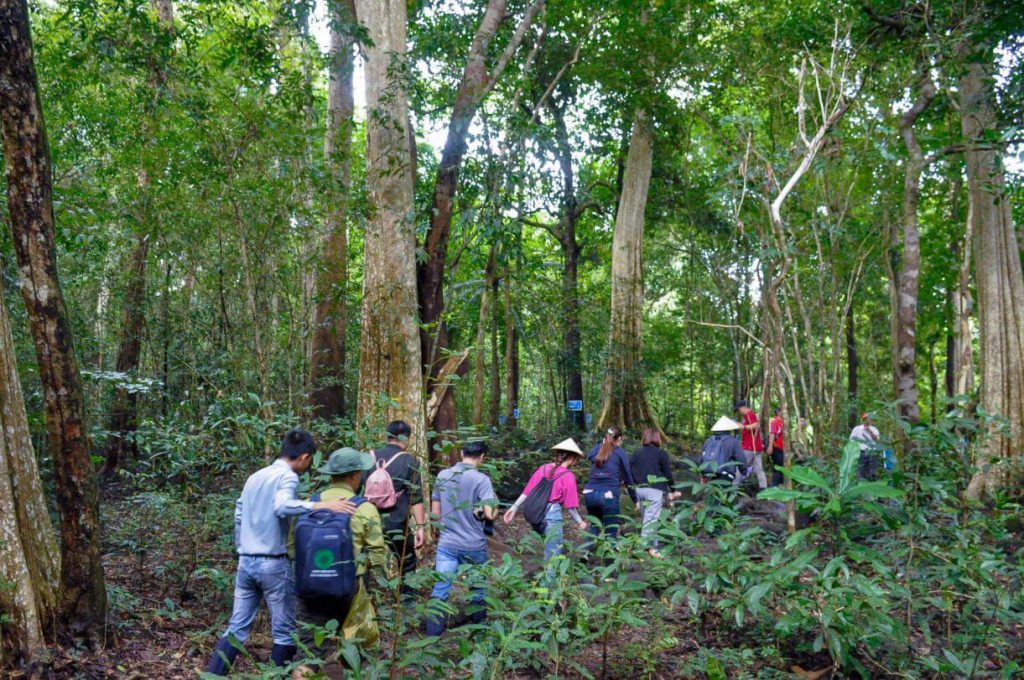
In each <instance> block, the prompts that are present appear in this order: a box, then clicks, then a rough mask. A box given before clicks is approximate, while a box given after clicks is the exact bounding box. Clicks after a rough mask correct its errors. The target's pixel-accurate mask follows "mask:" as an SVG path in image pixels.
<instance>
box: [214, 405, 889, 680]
mask: <svg viewBox="0 0 1024 680" xmlns="http://www.w3.org/2000/svg"><path fill="white" fill-rule="evenodd" d="M736 412H737V413H738V415H739V422H737V421H736V420H733V419H732V418H730V417H728V416H722V417H721V418H719V419H718V421H717V422H716V423H715V424H714V426H713V427H712V428H711V436H709V437H708V438H707V440H706V441H705V442H704V445H703V448H702V452H701V459H700V462H699V464H698V466H699V470H700V473H701V475H702V476H704V477H705V478H706V479H722V480H726V481H728V482H730V483H732V484H740V483H741V482H742V481H743V480H744V479H745V478H746V477H748V476H750V475H753V476H754V477H756V479H757V483H758V486H759V487H760V488H762V489H763V488H766V487H767V477H766V474H765V469H764V463H763V460H762V459H763V455H764V452H765V446H764V441H763V436H762V433H761V428H760V426H759V424H758V421H757V416H756V414H755V413H754V412H753V410H752V409H750V407H749V405H748V404H747V403H746V402H743V401H741V402H738V403H737V406H736ZM800 427H801V428H804V431H803V434H804V435H806V434H807V433H808V432H809V431H810V426H809V425H807V424H806V422H804V421H802V422H801V423H800ZM386 430H387V444H386V445H385V446H384V447H382V448H380V449H377V450H375V451H373V452H372V453H363V452H360V451H358V450H355V449H353V448H348V447H345V448H340V449H338V450H336V451H334V452H333V453H331V455H330V456H329V457H328V459H327V461H326V462H325V463H324V464H323V466H322V467H320V468H319V472H320V473H321V474H323V475H324V476H326V477H328V478H329V479H330V482H329V483H328V484H327V486H326V487H324V488H323V489H322V490H320V491H319V493H315V494H313V495H312V496H311V497H310V498H309V500H301V499H300V498H299V497H298V487H299V475H301V474H303V473H305V472H306V471H307V470H309V468H310V467H311V466H312V463H313V456H314V454H315V453H316V451H317V444H316V442H315V441H314V438H313V436H312V435H311V434H310V433H309V432H306V431H304V430H301V429H294V430H292V431H290V432H288V433H287V435H285V437H284V440H283V441H282V443H281V449H280V455H279V457H278V458H277V459H276V460H275V461H274V462H273V463H272V464H270V465H269V466H267V467H265V468H263V469H261V470H259V471H258V472H256V473H254V474H253V475H251V476H250V477H249V478H248V480H247V481H246V483H245V486H244V488H243V490H242V493H241V496H240V497H239V499H238V500H237V502H236V504H235V513H234V520H235V547H236V550H237V553H238V568H237V573H236V578H235V588H234V604H233V608H232V613H231V617H230V619H229V621H228V624H227V628H226V629H225V631H224V633H223V634H222V636H221V637H220V638H219V639H218V641H217V644H216V646H215V648H214V651H213V654H212V656H211V658H210V661H209V664H208V666H207V669H206V670H207V672H208V673H211V674H215V675H226V674H227V673H228V672H229V671H230V670H231V668H232V666H233V664H234V663H235V660H236V658H237V656H238V654H239V652H240V651H241V650H242V649H244V644H245V641H246V639H247V638H248V636H249V633H250V630H251V629H252V626H253V623H254V621H255V618H256V614H257V613H258V611H259V608H260V603H261V602H265V603H266V606H267V609H268V611H269V614H270V628H271V634H272V638H273V646H272V649H271V654H270V659H271V661H272V662H273V663H274V664H275V665H277V666H279V667H284V666H288V665H290V664H291V663H292V660H293V658H294V657H295V655H296V652H297V650H298V645H301V646H302V648H303V657H302V658H303V659H305V660H304V661H303V662H302V664H303V665H299V666H298V667H297V668H296V669H295V670H294V672H293V677H294V678H307V677H311V676H312V675H313V674H314V672H315V671H314V669H313V668H312V667H310V666H308V665H305V664H307V663H315V662H313V661H311V660H310V659H319V660H320V663H323V660H324V659H325V654H326V653H327V651H328V650H327V645H328V640H327V639H326V638H325V635H324V634H323V629H324V628H325V627H327V625H328V623H329V622H330V621H332V620H334V621H336V622H337V624H338V625H337V628H336V631H337V634H338V635H339V636H341V637H344V638H345V639H346V640H352V641H354V642H356V643H357V644H359V645H361V646H363V647H373V646H375V645H376V644H377V642H378V639H379V628H378V624H377V617H376V612H375V610H374V607H373V604H372V602H371V598H370V594H369V590H368V584H369V583H370V581H369V579H368V575H369V573H370V571H371V570H372V571H373V572H374V573H375V574H376V575H379V576H384V577H386V578H388V579H393V578H395V577H400V578H399V580H398V583H399V584H400V585H399V588H398V593H399V595H400V598H401V600H402V602H403V603H409V602H411V601H412V600H414V592H413V590H412V588H411V586H410V585H409V583H408V581H407V577H408V575H409V574H410V573H411V572H412V571H414V570H415V569H416V566H417V551H421V550H422V548H423V547H424V546H425V542H426V535H427V529H428V522H429V521H430V518H431V517H433V518H436V521H437V525H436V526H437V527H438V529H439V533H438V536H437V543H436V556H435V565H434V569H435V572H436V575H437V578H436V582H435V583H434V586H433V589H432V591H431V602H430V603H429V606H428V607H427V615H426V617H425V621H424V631H425V633H426V634H427V635H428V636H440V635H443V634H444V633H445V630H446V628H447V627H448V624H449V613H448V612H449V611H450V608H449V607H447V606H446V605H445V604H443V603H445V602H447V600H448V598H449V594H450V592H451V589H452V586H453V583H454V579H455V576H456V574H457V573H458V572H459V567H460V566H463V565H471V566H470V567H469V569H468V570H466V571H468V572H469V580H470V581H471V582H472V583H471V590H472V595H471V600H470V605H469V607H468V608H467V614H468V620H469V622H471V623H482V622H484V621H485V620H486V618H487V610H486V605H485V596H486V587H485V583H484V581H483V580H482V578H480V574H479V573H476V574H474V571H478V570H474V569H473V568H472V566H474V565H483V564H485V563H487V561H488V559H489V556H488V550H487V545H488V544H487V537H488V534H490V533H493V523H494V521H495V520H496V519H497V517H498V512H499V511H498V507H499V501H498V497H497V495H496V494H495V492H494V486H493V484H492V481H491V479H490V477H488V475H487V474H486V472H485V471H484V470H483V469H482V468H481V463H483V461H484V459H485V457H486V455H487V453H488V446H487V443H486V442H484V441H470V442H467V443H465V444H463V445H462V447H461V450H460V455H461V460H460V461H459V462H458V463H456V464H455V465H453V466H451V467H449V468H447V469H445V470H443V471H441V472H440V473H439V474H438V476H437V478H436V480H435V483H434V485H433V490H432V492H431V495H430V516H429V517H428V515H427V513H426V508H425V506H424V498H423V492H422V484H421V470H420V464H419V462H418V461H417V459H416V458H415V457H414V456H412V455H411V454H410V453H409V452H407V450H406V447H407V443H408V442H409V440H410V437H411V435H412V431H411V428H410V426H409V425H408V424H407V423H405V422H404V421H401V420H396V421H394V422H392V423H390V424H389V425H388V426H387V428H386ZM736 432H739V433H740V436H739V437H737V436H736V435H735V433H736ZM811 434H812V435H813V432H811ZM878 436H879V435H878V430H877V428H874V427H873V426H872V425H871V423H870V419H869V418H868V416H867V414H865V416H864V418H863V422H862V425H860V426H858V429H855V431H854V432H853V433H851V438H852V439H855V440H857V441H858V442H859V443H861V446H862V461H861V474H862V475H867V474H873V473H874V471H877V466H874V468H873V471H872V469H870V468H872V465H873V464H872V463H870V462H867V463H866V462H865V453H866V454H867V455H868V457H870V454H871V451H872V449H873V448H875V446H874V444H875V443H877V441H878ZM768 438H769V445H770V448H771V454H772V461H773V463H774V465H775V471H774V473H773V483H775V484H778V483H780V482H781V481H782V474H781V471H780V469H781V467H782V464H783V462H784V450H785V449H784V446H785V434H784V425H783V419H782V416H781V414H780V413H778V412H776V413H775V416H774V417H773V418H772V419H771V421H770V423H769V428H768ZM622 443H623V433H622V431H621V430H620V429H619V428H617V427H610V428H608V429H607V430H606V431H605V432H604V433H603V436H602V439H601V441H599V442H598V443H597V444H595V445H594V446H593V448H592V449H591V450H590V452H589V453H588V454H584V453H583V450H582V449H581V448H580V447H579V445H578V444H577V443H576V441H575V440H574V439H572V438H568V439H566V440H564V441H562V442H560V443H559V444H556V445H555V446H553V447H552V452H553V454H554V459H553V461H552V462H550V463H546V464H544V465H541V466H540V467H539V468H537V469H536V470H535V471H534V472H533V474H532V475H531V477H530V479H529V481H528V482H527V484H526V486H525V487H524V488H523V491H522V494H521V495H520V496H519V497H518V498H517V499H516V501H515V502H514V503H513V504H512V505H511V507H509V508H508V509H507V510H506V511H505V513H504V516H503V519H504V522H505V523H506V524H510V523H512V522H513V521H514V519H515V517H516V515H517V514H520V515H522V516H523V517H524V519H526V520H527V522H528V523H529V524H530V525H531V526H532V527H533V529H534V530H536V531H537V532H538V533H539V534H540V535H541V536H543V540H544V560H545V565H546V569H545V572H544V577H545V578H550V577H551V575H552V574H553V569H554V565H555V564H556V563H557V562H556V561H557V560H558V559H561V558H562V556H563V555H564V532H563V522H564V518H563V510H564V511H565V512H567V513H568V515H569V518H570V519H571V520H572V521H573V522H574V523H575V524H576V525H577V527H578V528H579V529H580V530H581V531H587V532H588V535H587V539H586V541H585V543H584V545H583V552H584V554H585V555H589V554H590V553H591V552H592V550H593V548H594V546H595V545H596V542H597V540H598V537H603V539H604V540H605V541H606V542H610V543H614V542H615V541H616V539H617V536H618V531H619V525H620V522H621V518H622V517H621V508H620V497H621V493H622V489H623V488H625V490H626V493H628V495H629V496H630V498H631V499H632V501H633V503H634V504H635V506H636V507H637V509H638V510H639V511H640V512H641V513H642V516H643V520H642V528H641V540H642V541H643V543H644V546H645V547H646V549H647V551H648V553H649V554H650V555H651V557H652V558H655V559H657V558H661V557H662V555H661V553H660V552H659V544H658V540H657V520H658V518H659V516H660V514H661V511H662V507H663V505H664V503H665V502H666V501H668V502H671V501H672V500H675V499H677V498H678V497H679V496H680V493H679V492H678V491H675V490H674V489H675V481H674V477H673V471H672V464H671V460H670V458H669V456H668V454H667V453H666V452H665V451H664V450H663V449H662V448H661V447H662V435H661V433H660V431H659V430H658V429H656V428H650V429H647V430H645V431H644V433H643V437H642V446H641V447H640V448H638V449H637V450H636V451H635V452H634V453H633V454H632V455H630V454H627V453H626V451H625V450H624V449H623V448H622ZM584 458H586V460H587V462H588V463H589V466H590V468H589V473H588V475H587V479H586V482H585V483H584V484H583V488H582V497H583V499H582V500H583V504H584V506H585V507H586V511H587V516H586V518H584V517H583V516H581V515H580V512H579V508H580V493H579V485H578V483H577V479H576V476H575V473H574V471H573V469H574V468H575V467H576V466H577V465H578V464H580V463H581V462H582V461H583V460H584Z"/></svg>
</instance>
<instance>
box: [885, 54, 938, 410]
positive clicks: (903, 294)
mask: <svg viewBox="0 0 1024 680" xmlns="http://www.w3.org/2000/svg"><path fill="white" fill-rule="evenodd" d="M935 92H936V90H935V84H934V83H933V82H932V80H931V77H930V76H929V75H928V74H927V70H925V73H924V75H923V76H922V82H921V86H920V94H918V97H917V100H916V101H915V102H914V104H913V106H911V107H910V110H909V111H907V112H906V113H904V114H903V115H902V116H900V136H901V137H902V138H903V145H904V146H905V147H906V149H907V164H906V166H905V169H904V176H903V256H902V258H901V259H900V263H901V268H900V274H899V278H898V282H899V283H898V290H897V294H896V309H894V310H893V314H894V315H895V317H896V335H895V337H894V338H893V340H894V342H895V343H896V351H895V353H894V358H895V365H894V366H893V373H894V380H895V384H896V402H897V403H896V413H897V414H898V415H899V416H900V417H901V418H906V419H907V420H908V421H909V422H910V423H912V424H914V425H916V424H917V423H918V422H920V420H921V409H920V406H919V405H918V393H917V297H918V289H919V287H920V279H921V235H920V231H919V230H918V222H917V207H918V204H919V203H920V200H921V172H922V171H923V170H924V166H925V160H924V152H923V151H921V145H920V144H919V143H918V141H917V136H916V135H915V134H914V125H915V123H916V122H917V119H918V118H920V116H921V114H922V113H924V111H925V110H926V109H927V108H928V107H929V106H930V105H931V103H932V100H933V99H935Z"/></svg>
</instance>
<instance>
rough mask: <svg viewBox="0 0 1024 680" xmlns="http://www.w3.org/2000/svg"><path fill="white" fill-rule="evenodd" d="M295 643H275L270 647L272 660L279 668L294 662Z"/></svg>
mask: <svg viewBox="0 0 1024 680" xmlns="http://www.w3.org/2000/svg"><path fill="white" fill-rule="evenodd" d="M295 650H296V647H295V645H279V644H275V645H274V646H273V647H272V648H271V649H270V660H271V661H272V662H273V663H274V665H275V666H277V667H278V668H284V667H285V666H287V665H288V664H290V663H291V662H292V659H293V658H294V657H295Z"/></svg>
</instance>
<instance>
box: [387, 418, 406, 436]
mask: <svg viewBox="0 0 1024 680" xmlns="http://www.w3.org/2000/svg"><path fill="white" fill-rule="evenodd" d="M384 429H386V430H387V432H388V438H389V439H400V438H401V437H406V438H408V437H409V435H411V434H412V428H411V427H409V423H407V422H405V421H404V420H392V421H391V422H390V423H388V426H387V427H386V428H384Z"/></svg>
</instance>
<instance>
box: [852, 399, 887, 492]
mask: <svg viewBox="0 0 1024 680" xmlns="http://www.w3.org/2000/svg"><path fill="white" fill-rule="evenodd" d="M860 420H861V423H860V425H858V426H857V427H855V428H853V431H852V432H850V439H851V440H852V441H855V442H857V443H858V444H860V461H859V462H858V463H857V474H858V475H860V477H861V478H862V479H875V477H877V476H878V468H879V467H880V466H881V464H882V459H881V457H880V456H879V445H878V438H879V432H878V428H877V427H875V426H874V425H872V424H871V414H870V413H863V414H861V416H860Z"/></svg>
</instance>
